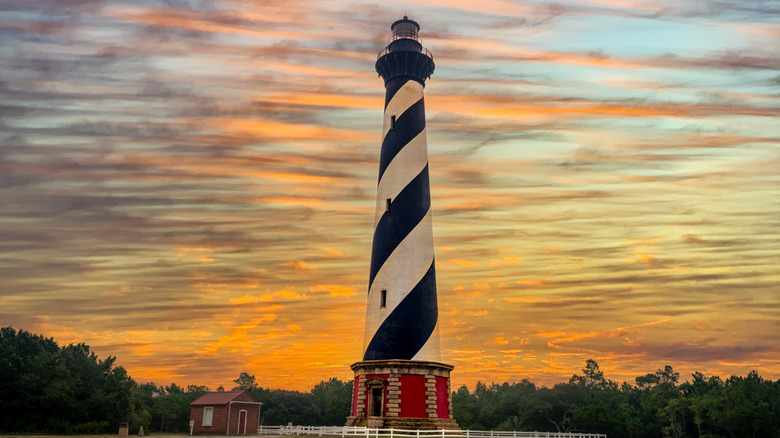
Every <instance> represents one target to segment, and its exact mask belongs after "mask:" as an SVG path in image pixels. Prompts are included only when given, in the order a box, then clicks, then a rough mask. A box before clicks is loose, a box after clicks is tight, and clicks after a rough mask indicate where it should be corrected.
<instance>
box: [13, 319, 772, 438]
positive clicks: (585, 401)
mask: <svg viewBox="0 0 780 438" xmlns="http://www.w3.org/2000/svg"><path fill="white" fill-rule="evenodd" d="M115 362H116V357H113V356H109V357H107V358H106V359H102V360H101V359H100V358H98V357H97V356H96V355H95V354H94V353H92V352H90V351H89V347H88V346H87V345H85V344H83V343H82V344H71V345H67V346H63V347H60V346H59V345H58V344H57V343H56V342H55V341H54V340H53V339H51V338H45V337H43V336H39V335H34V334H31V333H29V332H26V331H24V330H19V331H16V330H14V329H13V328H11V327H4V328H1V329H0V434H7V433H41V432H46V433H57V434H97V433H116V430H117V428H118V425H119V423H120V422H125V421H126V422H129V423H130V431H131V433H136V432H137V431H138V429H139V428H140V427H141V426H143V428H144V431H145V432H146V433H160V432H172V433H177V432H179V433H185V432H187V431H188V426H189V415H190V406H189V404H190V403H191V402H192V401H194V400H195V399H196V398H198V397H200V396H201V395H203V394H205V393H206V392H207V391H208V390H209V388H207V387H205V386H201V385H189V386H187V387H186V388H185V387H182V386H178V385H176V384H175V383H172V384H170V385H168V386H157V385H155V384H154V383H142V384H139V383H136V382H135V381H134V380H133V379H132V378H131V377H130V376H129V375H128V373H127V371H126V370H125V369H124V368H123V367H121V366H119V365H117V364H116V363H115ZM679 380H680V375H679V373H677V372H675V371H674V370H673V369H672V367H671V366H668V365H667V366H666V367H664V369H662V370H661V369H659V370H657V371H656V372H654V373H650V374H646V375H644V376H639V377H637V378H636V379H635V380H634V382H632V383H628V382H623V383H622V384H618V383H617V382H614V381H612V380H608V379H606V378H605V377H604V374H603V372H602V371H601V370H599V367H598V364H597V363H596V362H595V361H593V360H588V361H587V362H586V363H585V368H583V369H582V374H575V375H574V376H572V377H571V378H570V379H569V381H568V382H564V383H559V384H556V385H554V386H553V387H551V388H547V387H537V386H536V385H534V384H533V383H532V382H530V381H528V380H522V381H520V382H518V383H511V384H510V383H503V384H497V383H492V384H490V385H488V384H485V383H482V382H479V383H477V385H476V388H475V389H474V391H470V390H469V389H468V388H467V387H466V386H465V385H464V386H462V387H460V388H459V389H458V390H456V391H454V392H453V393H452V402H453V415H454V417H455V420H456V421H457V422H458V424H459V425H460V426H461V428H463V429H481V430H487V429H492V430H518V431H540V432H544V431H548V432H590V433H606V434H607V435H608V436H609V438H619V437H627V438H645V437H648V438H649V437H678V438H683V437H698V438H705V437H709V438H713V437H734V438H737V437H775V438H780V425H779V423H778V417H779V415H778V410H780V380H777V381H774V382H773V381H771V380H765V379H763V378H761V377H760V376H759V375H758V374H757V373H756V372H755V371H753V372H751V373H749V374H748V375H747V376H745V377H741V376H731V377H729V378H728V379H726V380H722V379H721V378H720V377H718V376H705V375H703V374H702V373H698V372H697V373H694V374H693V375H692V378H691V379H690V380H689V381H685V382H683V383H680V381H679ZM234 384H235V386H233V387H232V388H230V389H231V390H245V391H247V392H249V393H250V394H251V395H252V396H253V397H254V398H255V399H257V400H258V401H261V402H263V407H262V410H261V417H260V421H261V423H262V424H266V425H279V424H288V423H293V424H309V425H343V424H344V423H345V420H346V417H347V415H349V413H350V407H351V401H352V394H353V386H352V382H351V381H350V382H343V381H341V380H339V379H336V378H331V379H329V380H324V381H321V382H319V383H318V384H316V385H315V386H314V387H313V388H312V389H311V391H308V392H300V391H290V390H284V389H267V388H263V387H261V386H259V385H258V383H257V382H256V379H255V377H254V376H253V375H250V374H248V373H246V372H243V373H241V374H240V375H239V376H238V378H237V379H235V380H234ZM216 390H217V391H220V390H222V391H224V390H225V389H224V388H223V387H221V386H220V387H219V388H216Z"/></svg>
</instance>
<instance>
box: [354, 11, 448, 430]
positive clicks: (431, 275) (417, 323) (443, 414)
mask: <svg viewBox="0 0 780 438" xmlns="http://www.w3.org/2000/svg"><path fill="white" fill-rule="evenodd" d="M390 29H391V31H392V36H391V37H390V41H389V43H388V45H387V47H385V48H384V49H383V50H382V51H381V52H379V55H378V57H377V61H376V71H377V73H379V76H380V77H381V78H382V79H383V80H384V85H385V105H384V121H383V124H382V146H381V152H380V157H379V177H378V180H377V198H376V212H375V215H374V235H373V242H372V246H371V267H370V272H369V279H368V297H367V301H366V326H365V333H364V344H363V357H362V360H361V361H360V362H357V363H355V364H353V365H352V367H351V368H352V370H353V371H354V373H355V385H354V388H355V392H354V394H353V399H352V412H351V416H350V417H348V419H347V425H367V426H368V427H371V428H374V427H384V428H402V429H456V428H457V427H458V426H457V423H456V422H455V420H454V419H453V418H452V403H451V397H450V394H451V387H450V372H451V371H452V369H453V367H452V366H451V365H447V364H444V363H441V362H440V361H441V347H440V345H439V324H438V321H439V317H438V316H439V315H438V304H437V298H436V267H435V260H434V251H433V225H432V224H433V223H432V218H431V193H430V182H429V170H428V150H427V140H426V129H425V99H424V95H423V89H424V88H425V81H426V80H427V79H428V78H430V76H431V74H433V70H434V67H435V65H434V62H433V55H432V54H431V53H430V52H429V51H428V50H427V49H425V48H424V47H423V46H422V43H421V41H420V38H419V36H418V32H419V30H420V25H419V24H417V22H415V21H413V20H410V19H409V18H408V17H406V16H404V17H403V19H401V20H398V21H396V22H394V23H393V24H392V25H391V26H390Z"/></svg>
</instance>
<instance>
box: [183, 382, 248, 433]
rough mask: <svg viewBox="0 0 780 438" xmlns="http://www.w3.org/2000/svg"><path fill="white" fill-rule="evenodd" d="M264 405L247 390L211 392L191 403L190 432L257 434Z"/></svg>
mask: <svg viewBox="0 0 780 438" xmlns="http://www.w3.org/2000/svg"><path fill="white" fill-rule="evenodd" d="M260 406H262V403H260V402H258V401H257V400H255V399H254V398H253V397H252V396H251V395H249V394H248V393H247V392H246V391H221V392H207V393H206V394H204V395H203V396H201V397H199V398H198V399H196V400H195V401H194V402H192V403H190V424H191V427H190V433H191V435H255V434H257V425H258V422H259V419H260Z"/></svg>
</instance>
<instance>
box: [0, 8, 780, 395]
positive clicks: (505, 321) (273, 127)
mask: <svg viewBox="0 0 780 438" xmlns="http://www.w3.org/2000/svg"><path fill="white" fill-rule="evenodd" d="M404 14H406V15H408V16H409V17H410V18H412V19H414V20H416V21H418V22H419V23H420V25H421V30H420V36H421V38H422V41H423V44H424V45H425V46H426V47H427V48H428V49H429V50H430V51H431V52H432V53H433V56H434V60H435V63H436V70H435V72H434V74H433V76H432V77H431V78H430V79H429V80H428V82H427V84H426V87H425V94H426V97H425V105H426V113H427V119H428V121H427V133H428V150H429V165H430V172H431V173H430V177H431V195H432V214H433V226H434V244H435V254H436V269H437V283H438V297H439V318H440V320H439V321H440V322H439V325H440V330H441V335H442V358H443V361H444V362H445V363H450V364H453V365H454V366H455V369H454V371H453V375H452V385H453V388H457V387H460V386H461V385H464V384H465V385H468V386H469V387H471V388H473V387H474V385H475V383H476V382H477V381H483V382H505V381H508V382H516V381H520V380H522V379H529V380H531V381H533V382H535V383H536V384H537V385H547V386H549V385H553V384H555V383H557V382H561V381H566V380H568V378H569V377H570V376H571V375H572V374H575V373H581V371H580V370H581V369H582V368H583V367H584V363H585V361H586V360H587V359H589V358H593V359H594V360H596V361H597V362H598V364H599V366H600V367H601V369H602V370H603V371H604V373H605V376H606V377H607V378H609V379H612V380H616V381H618V382H622V381H624V380H627V381H629V382H633V379H634V377H636V376H639V375H644V374H646V373H651V372H654V371H655V370H656V369H658V368H663V367H664V365H666V364H669V365H672V366H673V367H674V369H675V370H676V371H678V372H680V374H681V380H685V379H686V378H689V377H690V373H692V372H694V371H700V372H703V373H705V374H707V375H710V374H715V375H719V376H722V377H727V376H729V375H732V374H737V375H745V374H747V373H748V372H749V371H750V370H757V371H758V372H759V374H760V375H761V376H762V377H764V378H768V379H772V380H775V379H778V378H780V342H778V341H780V339H779V338H780V336H779V334H780V171H778V169H780V123H778V122H779V120H778V119H779V118H780V117H779V116H780V51H778V47H780V1H777V0H577V1H575V0H555V1H548V0H524V1H509V0H481V1H479V2H474V1H464V0H446V1H445V0H414V1H412V0H408V1H406V0H395V1H392V2H389V1H388V2H376V1H371V2H356V1H341V0H329V1H325V0H305V1H304V0H273V1H255V0H213V1H209V0H190V1H188V0H143V1H141V0H133V1H131V0H94V1H93V0H59V1H55V0H36V1H34V2H32V1H29V0H0V325H2V326H9V325H10V326H13V327H14V328H17V329H25V330H28V331H31V332H33V333H39V334H42V335H45V336H47V337H54V338H55V340H57V341H58V342H59V343H60V344H68V343H71V342H85V343H87V344H88V345H90V347H91V349H92V350H93V351H95V352H96V353H97V354H98V355H99V356H100V357H101V358H102V357H106V356H108V355H112V356H116V357H117V362H118V363H119V364H120V365H122V366H124V367H125V368H126V369H127V370H128V372H129V373H130V375H131V376H132V377H133V378H134V379H135V380H136V381H138V382H149V381H153V382H155V383H157V384H169V383H171V382H175V383H177V384H179V385H189V384H198V385H206V386H209V387H210V388H211V389H216V387H218V386H219V385H223V386H225V387H226V388H228V389H229V388H231V387H232V386H233V380H234V379H235V378H237V377H238V375H239V374H240V373H241V372H243V371H246V372H248V373H250V374H253V375H255V376H256V379H257V382H258V383H259V384H260V385H261V386H263V387H266V388H285V389H295V390H308V389H309V388H311V387H312V386H313V385H314V384H316V383H318V382H319V381H321V380H323V379H328V378H330V377H338V378H340V379H342V380H348V379H351V378H352V371H351V370H350V368H349V366H350V365H351V364H352V363H354V362H357V361H359V360H360V358H361V355H362V351H361V350H362V346H363V339H362V337H363V324H364V319H365V306H366V304H365V299H366V294H367V286H368V274H369V261H370V248H371V239H372V233H373V219H374V211H373V210H374V207H375V201H374V197H375V196H376V180H377V171H378V165H379V150H380V139H381V129H382V127H381V124H382V108H383V102H384V86H383V82H382V80H381V78H378V75H377V74H376V72H375V70H374V62H375V60H376V55H377V53H378V52H379V51H380V50H381V49H382V48H384V46H385V45H386V44H387V41H388V38H389V36H390V28H389V26H390V24H391V23H392V22H393V21H395V20H397V19H400V18H401V17H402V16H403V15H404Z"/></svg>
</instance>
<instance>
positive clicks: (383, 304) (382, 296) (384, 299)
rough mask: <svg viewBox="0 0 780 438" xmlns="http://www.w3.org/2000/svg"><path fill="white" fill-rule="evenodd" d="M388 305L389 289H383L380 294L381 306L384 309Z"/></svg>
mask: <svg viewBox="0 0 780 438" xmlns="http://www.w3.org/2000/svg"><path fill="white" fill-rule="evenodd" d="M385 307H387V289H382V293H381V294H379V308H380V309H384V308H385Z"/></svg>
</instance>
